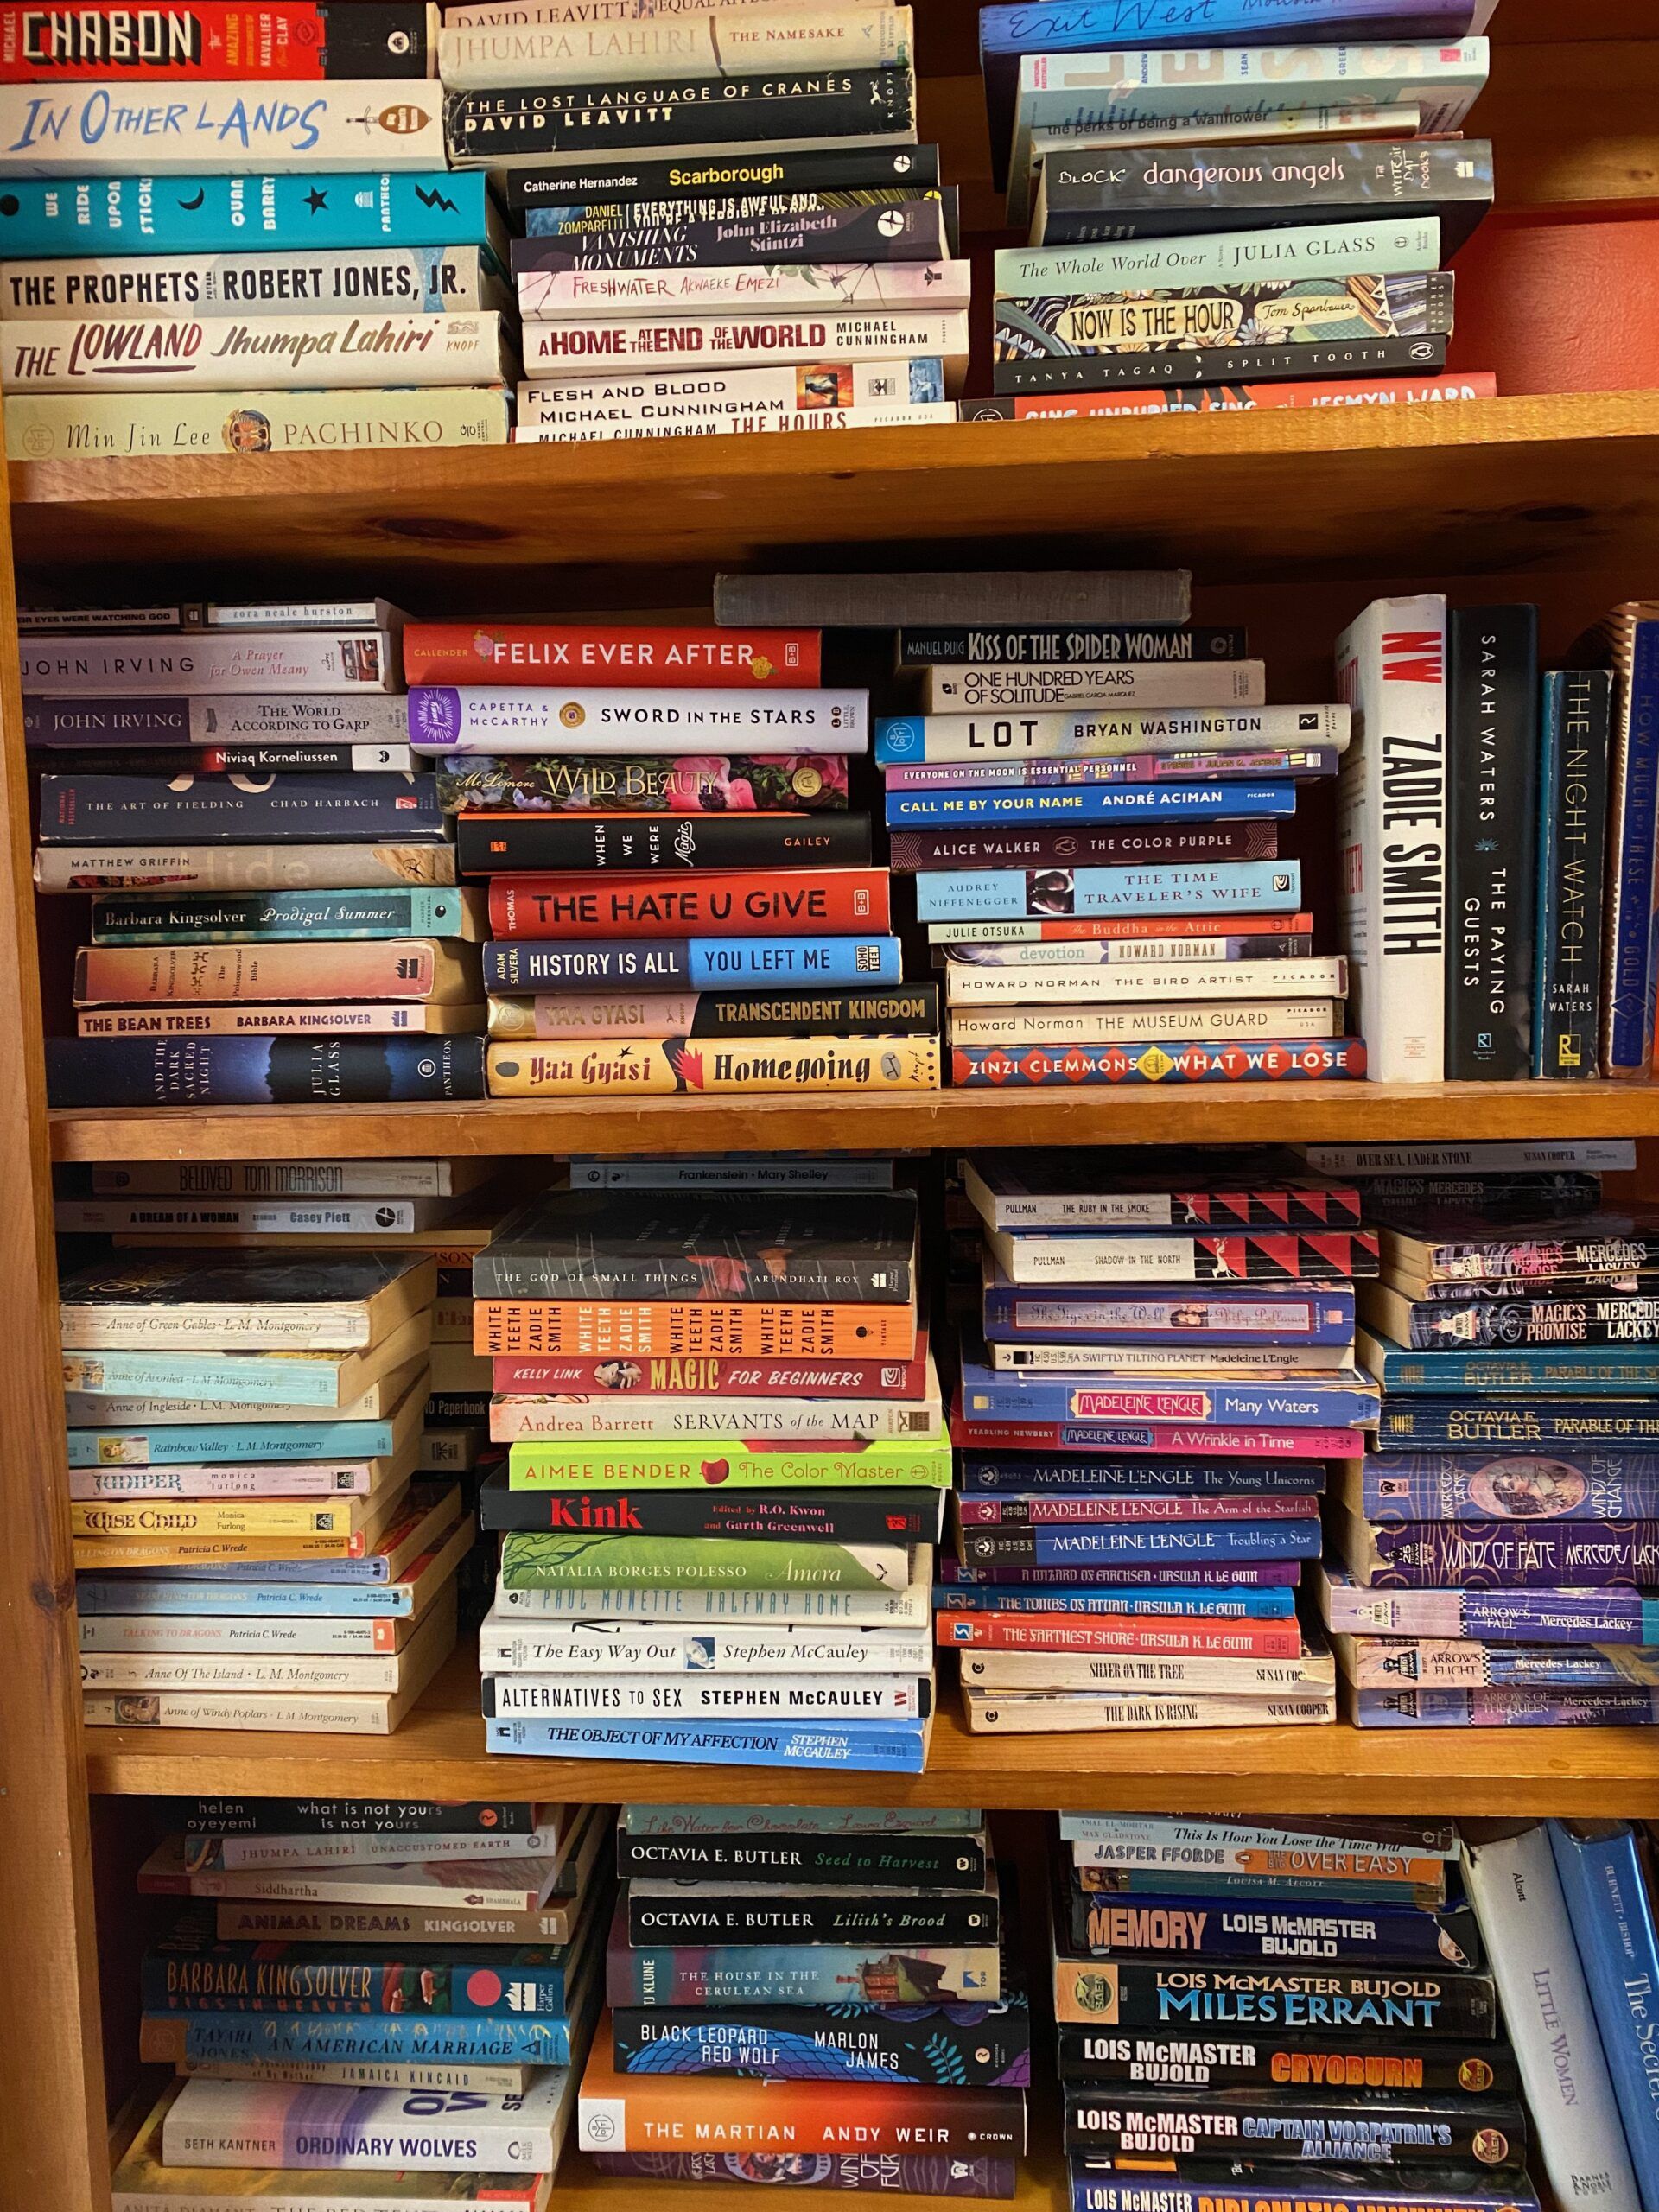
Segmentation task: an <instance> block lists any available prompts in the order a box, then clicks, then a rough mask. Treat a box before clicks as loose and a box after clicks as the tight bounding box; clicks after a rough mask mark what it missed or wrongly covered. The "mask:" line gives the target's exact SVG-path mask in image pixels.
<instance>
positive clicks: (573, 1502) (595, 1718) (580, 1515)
mask: <svg viewBox="0 0 1659 2212" xmlns="http://www.w3.org/2000/svg"><path fill="white" fill-rule="evenodd" d="M866 1165H867V1163H864V1162H858V1161H855V1162H851V1163H849V1166H852V1167H853V1168H855V1169H862V1168H863V1167H864V1166H866ZM639 1166H641V1167H642V1168H645V1169H646V1170H647V1172H646V1173H642V1174H641V1175H640V1176H639V1179H638V1181H636V1182H635V1183H634V1184H633V1185H632V1187H630V1188H626V1189H620V1190H611V1191H605V1192H591V1191H579V1192H564V1193H555V1194H553V1195H552V1196H550V1197H549V1198H544V1199H543V1200H541V1201H539V1202H537V1204H535V1205H531V1206H530V1207H528V1208H526V1209H525V1210H524V1212H523V1213H522V1214H520V1215H518V1216H517V1217H515V1218H514V1219H512V1221H510V1222H509V1223H508V1224H506V1226H505V1229H504V1230H503V1231H502V1233H501V1236H499V1239H498V1240H497V1241H496V1242H495V1243H493V1244H492V1245H491V1246H490V1247H489V1249H487V1250H486V1251H485V1252H483V1253H481V1254H480V1255H479V1258H478V1260H477V1261H476V1262H475V1263H474V1297H475V1306H474V1314H475V1324H476V1327H477V1331H478V1335H477V1338H476V1341H477V1344H478V1346H479V1348H480V1350H481V1351H487V1352H488V1353H489V1354H490V1355H491V1356H492V1357H493V1361H494V1379H495V1383H496V1389H497V1395H496V1397H495V1400H494V1402H493V1407H492V1408H491V1417H490V1420H491V1433H492V1435H493V1437H494V1438H495V1439H497V1440H500V1441H505V1442H506V1443H507V1445H508V1453H507V1466H506V1469H505V1472H504V1473H502V1474H499V1475H495V1476H492V1477H491V1478H489V1479H488V1480H487V1481H486V1483H485V1484H484V1485H483V1487H482V1489H481V1491H480V1514H481V1516H482V1520H483V1522H484V1525H485V1526H486V1528H489V1529H496V1530H499V1531H500V1532H501V1536H502V1541H501V1560H500V1580H499V1587H498V1590H497V1593H496V1602H495V1606H494V1608H493V1611H492V1612H491V1613H490V1615H489V1616H488V1618H487V1619H486V1622H485V1624H484V1629H483V1633H482V1641H481V1644H480V1658H481V1663H482V1665H483V1667H484V1670H485V1672H484V1710H485V1713H486V1715H487V1716H488V1720H489V1726H488V1740H489V1743H490V1745H491V1747H492V1748H493V1749H495V1750H499V1751H522V1752H529V1753H539V1754H563V1755H566V1756H575V1757H578V1758H582V1757H587V1758H658V1759H674V1760H684V1761H691V1762H694V1763H706V1762H709V1761H714V1762H719V1761H721V1760H733V1761H735V1762H737V1763H739V1764H754V1765H772V1764H836V1765H842V1766H849V1767H854V1768H864V1769H868V1770H879V1771H916V1770H919V1769H920V1768H921V1766H922V1764H923V1763H924V1759H925V1751H926V1745H927V1738H928V1728H929V1716H930V1714H931V1707H932V1692H933V1682H932V1675H931V1669H930V1667H929V1666H928V1663H927V1660H928V1656H929V1655H928V1652H927V1649H926V1646H925V1636H924V1637H921V1638H920V1639H919V1641H918V1630H925V1629H926V1626H927V1622H928V1591H929V1586H930V1583H931V1567H932V1559H933V1545H934V1543H935V1542H936V1541H937V1539H938V1532H939V1522H940V1515H941V1509H942V1504H943V1493H944V1491H946V1490H947V1489H948V1488H949V1487H950V1443H949V1440H948V1439H947V1438H946V1437H945V1435H944V1421H943V1413H942V1408H941V1405H940V1401H939V1392H938V1381H937V1379H936V1377H935V1375H934V1371H933V1368H932V1364H931V1360H930V1358H929V1356H928V1351H927V1342H926V1335H925V1330H924V1329H923V1328H922V1327H921V1325H920V1324H919V1322H918V1303H917V1260H916V1201H915V1199H914V1198H913V1196H912V1195H911V1194H910V1193H909V1192H897V1191H893V1190H892V1189H888V1190H887V1191H885V1192H880V1191H873V1190H870V1189H868V1186H867V1185H866V1183H865V1179H863V1178H860V1179H859V1181H858V1182H857V1183H855V1186H854V1188H853V1190H851V1191H849V1192H843V1193H839V1194H832V1195H829V1196H816V1195H814V1196H802V1195H798V1194H791V1195H784V1196H776V1197H774V1196H768V1195H759V1196H757V1195H753V1194H752V1193H749V1192H741V1191H739V1192H732V1191H725V1192H719V1191H712V1192H708V1193H707V1194H706V1195H705V1194H702V1193H701V1192H690V1193H688V1192H683V1191H680V1190H677V1189H676V1188H674V1187H673V1185H674V1184H675V1180H676V1175H675V1169H676V1166H677V1163H673V1162H669V1163H665V1164H664V1166H661V1167H659V1168H658V1170H657V1172H656V1181H657V1183H658V1188H656V1189H654V1190H653V1189H652V1182H651V1177H650V1174H649V1172H648V1168H649V1164H648V1163H639ZM890 1173H891V1170H890V1169H889V1174H890ZM752 1631H753V1632H752ZM761 1631H764V1632H761Z"/></svg>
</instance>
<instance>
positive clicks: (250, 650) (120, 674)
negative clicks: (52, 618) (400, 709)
mask: <svg viewBox="0 0 1659 2212" xmlns="http://www.w3.org/2000/svg"><path fill="white" fill-rule="evenodd" d="M20 658H21V659H22V680H23V687H24V689H25V690H29V691H39V692H44V693H48V694H52V695H59V696H70V697H75V698H86V697H89V696H99V695H100V694H104V695H108V696H114V697H116V698H134V697H140V698H142V697H144V696H149V695H150V694H157V695H160V696H162V697H166V698H176V697H179V696H188V695H190V694H191V693H193V692H194V693H201V692H210V691H261V692H263V691H265V690H268V689H270V687H272V686H275V687H277V689H279V690H295V691H393V690H397V674H396V671H397V640H396V639H395V638H394V637H393V636H392V634H391V632H390V631H387V630H360V631H356V632H351V633H350V634H346V633H330V632H327V631H323V630H289V631H281V630H272V631H267V632H264V633H263V634H261V635H260V636H258V637H257V638H255V637H244V636H241V635H238V634H235V633H230V634H226V635H225V636H221V637H210V636H209V635H208V634H207V632H205V631H200V630H197V631H192V632H189V633H188V635H185V636H181V637H176V638H152V637H143V636H139V637H130V638H121V637H106V636H87V637H79V638H76V637H70V638H31V639H29V640H28V641H27V642H26V643H25V644H23V645H22V651H21V654H20Z"/></svg>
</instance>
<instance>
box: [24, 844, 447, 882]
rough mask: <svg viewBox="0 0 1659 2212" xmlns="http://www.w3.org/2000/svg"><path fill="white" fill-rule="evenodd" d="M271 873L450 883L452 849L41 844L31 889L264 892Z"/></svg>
mask: <svg viewBox="0 0 1659 2212" xmlns="http://www.w3.org/2000/svg"><path fill="white" fill-rule="evenodd" d="M273 878H277V879H278V880H282V881H283V882H285V883H289V884H304V885H307V886H308V887H310V888H311V889H312V890H317V891H324V890H326V891H337V890H355V889H357V888H359V887H393V886H396V885H399V884H420V883H425V884H447V885H453V884H454V880H455V856H454V847H453V846H450V845H447V844H442V843H439V842H435V841H423V842H420V843H416V844H381V845H362V844H355V845H353V844H329V845H225V844H218V843H210V844H200V845H77V846H59V847H42V848H41V849H39V850H37V852H36V853H35V889H36V890H37V891H41V892H48V893H51V892H62V891H94V892H98V891H143V890H157V891H177V890H200V891H204V892H224V891H247V892H257V891H261V890H263V889H264V887H265V886H266V885H267V884H269V883H270V881H271V880H272V879H273Z"/></svg>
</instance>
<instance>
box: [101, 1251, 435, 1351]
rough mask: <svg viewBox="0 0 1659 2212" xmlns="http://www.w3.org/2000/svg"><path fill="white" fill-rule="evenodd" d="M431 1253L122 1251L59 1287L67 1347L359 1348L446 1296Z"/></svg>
mask: <svg viewBox="0 0 1659 2212" xmlns="http://www.w3.org/2000/svg"><path fill="white" fill-rule="evenodd" d="M437 1287H438V1271H437V1264H436V1262H435V1261H433V1260H431V1259H429V1258H428V1257H427V1256H426V1255H424V1254H423V1253H410V1252H391V1251H388V1252H350V1253H340V1254H338V1255H328V1254H326V1253H324V1254H319V1255H316V1256H315V1257H314V1256H313V1255H311V1254H309V1253H305V1254H300V1255H294V1256H293V1257H289V1255H286V1254H279V1253H262V1252H258V1251H251V1252H213V1253H211V1254H208V1253H201V1252H130V1253H125V1252H117V1253H112V1254H111V1255H109V1256H108V1257H106V1258H105V1259H102V1260H99V1261H95V1262H93V1263H92V1265H91V1266H89V1267H86V1268H79V1269H77V1270H76V1271H75V1272H74V1273H73V1274H69V1275H67V1276H66V1277H65V1278H64V1280H63V1281H61V1282H60V1284H59V1286H58V1305H59V1314H60V1329H61V1341H62V1345H63V1349H64V1350H65V1351H192V1350H195V1349H198V1348H207V1349H210V1350H213V1351H240V1350H245V1349H253V1350H270V1349H274V1348H277V1347H279V1346H280V1347H283V1348H286V1349H290V1350H292V1349H303V1350H306V1351H357V1350H358V1349H359V1347H360V1346H362V1345H364V1344H375V1343H378V1341H379V1340H380V1338H383V1337H386V1336H389V1335H390V1334H391V1332H392V1331H393V1330H394V1329H397V1328H398V1327H400V1326H401V1325H403V1323H404V1322H405V1321H406V1320H408V1319H410V1316H411V1315H412V1314H415V1313H420V1312H422V1311H423V1309H424V1308H425V1307H427V1306H430V1305H431V1303H432V1301H433V1300H434V1299H435V1297H436V1295H437Z"/></svg>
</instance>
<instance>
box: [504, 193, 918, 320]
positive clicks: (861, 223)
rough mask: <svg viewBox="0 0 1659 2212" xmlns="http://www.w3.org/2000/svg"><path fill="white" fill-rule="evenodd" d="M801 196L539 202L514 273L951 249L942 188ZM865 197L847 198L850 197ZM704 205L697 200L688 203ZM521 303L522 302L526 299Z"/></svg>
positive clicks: (894, 256)
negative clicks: (721, 201) (715, 209)
mask: <svg viewBox="0 0 1659 2212" xmlns="http://www.w3.org/2000/svg"><path fill="white" fill-rule="evenodd" d="M800 198H801V200H803V201H804V205H802V206H800V207H794V206H791V202H790V201H789V200H782V199H780V200H778V202H777V204H776V206H775V207H774V206H773V205H772V203H770V202H768V201H766V200H751V201H749V202H747V207H748V208H749V209H751V210H753V212H749V213H746V212H745V208H746V203H745V202H744V201H743V200H730V201H728V203H726V204H727V207H728V209H729V211H730V212H729V213H716V214H710V215H707V216H704V215H702V214H700V213H699V214H696V215H691V214H687V215H685V216H683V217H679V218H677V217H675V216H674V215H673V213H671V212H670V209H668V208H664V207H661V206H657V205H653V204H652V203H651V202H649V201H646V200H639V201H633V202H629V201H626V200H624V201H620V202H618V201H614V200H613V201H610V202H608V203H607V202H604V201H592V200H589V201H585V202H580V203H578V204H576V205H575V206H567V207H556V208H554V207H548V208H543V209H542V210H541V211H540V213H541V221H540V223H539V225H538V226H537V232H536V235H535V236H534V237H533V238H514V240H513V241H512V273H513V275H514V276H515V277H525V276H543V275H557V274H560V273H562V272H563V271H565V270H577V269H675V268H701V267H715V268H722V269H723V268H733V267H737V266H740V265H741V264H747V263H750V262H756V263H764V264H766V266H767V267H769V268H787V267H788V266H790V265H791V264H794V263H799V262H845V261H857V262H876V261H938V260H943V259H944V257H945V254H946V252H947V251H948V247H947V241H946V235H945V219H944V203H943V201H942V200H941V199H940V197H939V195H938V193H932V194H928V195H926V196H924V195H923V194H921V193H919V192H906V193H903V194H900V193H898V192H893V191H889V192H887V193H885V194H884V193H880V192H869V193H866V194H858V195H855V194H850V193H838V194H833V195H832V194H827V193H815V194H801V195H800ZM855 200H857V201H861V202H862V203H863V204H854V205H848V204H847V203H848V202H849V201H855ZM693 205H695V206H697V207H701V205H702V203H701V202H696V203H693ZM529 304H530V303H529V302H525V305H526V308H527V309H528V308H529Z"/></svg>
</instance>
